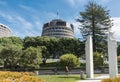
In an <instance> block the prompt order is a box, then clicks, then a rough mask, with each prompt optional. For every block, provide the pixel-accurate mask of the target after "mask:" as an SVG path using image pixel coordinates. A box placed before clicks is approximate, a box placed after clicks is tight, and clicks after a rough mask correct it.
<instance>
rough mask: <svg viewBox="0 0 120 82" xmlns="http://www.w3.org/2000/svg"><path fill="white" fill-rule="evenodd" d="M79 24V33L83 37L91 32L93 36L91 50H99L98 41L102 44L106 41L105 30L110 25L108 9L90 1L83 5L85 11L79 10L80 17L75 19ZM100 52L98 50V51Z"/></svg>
mask: <svg viewBox="0 0 120 82" xmlns="http://www.w3.org/2000/svg"><path fill="white" fill-rule="evenodd" d="M77 21H78V22H80V24H82V25H81V28H80V30H81V33H82V35H83V37H84V38H86V36H87V35H89V34H91V35H92V36H93V45H94V46H93V50H94V52H95V51H99V48H100V47H101V46H102V45H101V46H100V47H99V45H100V44H99V45H98V43H99V42H101V41H103V43H104V45H106V46H107V44H106V43H105V41H106V32H107V31H108V29H109V28H110V27H111V25H112V24H111V20H110V15H109V10H106V8H104V7H102V6H101V5H99V4H97V3H96V2H94V1H90V2H89V3H88V4H87V5H86V6H85V11H83V12H80V17H79V18H78V19H77ZM102 50H103V51H105V50H106V51H107V49H104V48H103V49H102ZM99 52H100V51H99Z"/></svg>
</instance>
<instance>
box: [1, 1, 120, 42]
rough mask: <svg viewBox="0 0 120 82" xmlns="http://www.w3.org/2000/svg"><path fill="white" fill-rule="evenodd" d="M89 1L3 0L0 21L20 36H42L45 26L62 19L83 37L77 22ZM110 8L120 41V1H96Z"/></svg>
mask: <svg viewBox="0 0 120 82" xmlns="http://www.w3.org/2000/svg"><path fill="white" fill-rule="evenodd" d="M89 1H90V0H0V23H2V24H5V25H7V26H9V27H10V29H11V30H12V33H13V35H15V36H18V37H22V38H23V37H25V36H40V35H41V32H42V25H43V24H44V23H45V22H48V21H50V20H52V19H55V18H58V17H57V15H56V14H57V12H59V18H60V19H63V20H65V21H68V22H70V23H73V25H74V26H75V28H74V29H75V31H74V33H75V37H77V38H80V37H81V34H80V32H79V30H78V27H79V24H78V23H77V22H76V21H75V19H76V18H78V16H79V12H81V11H84V8H85V5H86V4H87V3H88V2H89ZM94 1H96V2H97V3H99V4H101V5H102V6H104V7H107V9H109V10H110V15H111V17H112V19H113V20H114V21H113V23H114V26H113V28H112V30H113V31H114V32H115V36H116V39H117V40H120V30H119V28H120V10H119V8H120V5H119V3H120V0H94Z"/></svg>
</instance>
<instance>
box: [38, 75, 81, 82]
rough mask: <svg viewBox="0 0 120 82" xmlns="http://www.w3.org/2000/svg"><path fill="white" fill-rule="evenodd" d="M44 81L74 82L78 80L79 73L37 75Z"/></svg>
mask: <svg viewBox="0 0 120 82" xmlns="http://www.w3.org/2000/svg"><path fill="white" fill-rule="evenodd" d="M38 77H40V78H42V79H44V80H45V81H46V82H76V81H77V80H80V75H68V76H67V75H39V76H38Z"/></svg>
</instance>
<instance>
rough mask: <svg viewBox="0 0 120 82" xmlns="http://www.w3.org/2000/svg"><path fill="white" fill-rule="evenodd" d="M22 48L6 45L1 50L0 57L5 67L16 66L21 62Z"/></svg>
mask: <svg viewBox="0 0 120 82" xmlns="http://www.w3.org/2000/svg"><path fill="white" fill-rule="evenodd" d="M21 51H22V50H21V48H19V47H16V46H14V45H10V46H6V47H4V48H3V49H2V50H1V52H0V58H1V60H2V61H3V63H4V66H5V67H10V68H14V67H15V66H17V64H18V63H19V60H20V57H21V55H22V52H21Z"/></svg>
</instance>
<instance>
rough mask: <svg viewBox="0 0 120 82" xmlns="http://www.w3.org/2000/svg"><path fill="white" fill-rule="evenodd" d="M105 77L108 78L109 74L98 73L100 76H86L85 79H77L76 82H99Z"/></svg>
mask: <svg viewBox="0 0 120 82" xmlns="http://www.w3.org/2000/svg"><path fill="white" fill-rule="evenodd" d="M105 78H109V75H108V74H104V75H100V76H98V77H95V78H88V79H86V80H80V81H77V82H101V80H102V79H105Z"/></svg>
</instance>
